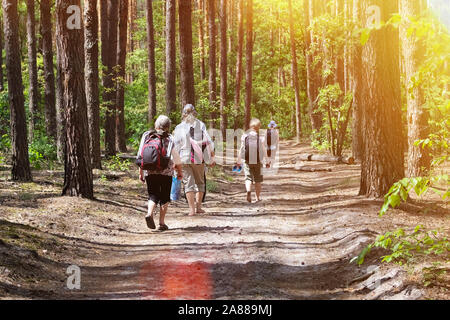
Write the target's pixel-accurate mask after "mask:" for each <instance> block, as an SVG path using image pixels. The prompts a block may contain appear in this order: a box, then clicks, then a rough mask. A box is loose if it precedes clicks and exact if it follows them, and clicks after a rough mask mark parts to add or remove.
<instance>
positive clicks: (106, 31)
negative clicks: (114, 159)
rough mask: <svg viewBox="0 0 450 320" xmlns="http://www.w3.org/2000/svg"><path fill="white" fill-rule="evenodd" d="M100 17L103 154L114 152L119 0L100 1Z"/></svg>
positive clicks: (111, 154)
mask: <svg viewBox="0 0 450 320" xmlns="http://www.w3.org/2000/svg"><path fill="white" fill-rule="evenodd" d="M100 3H101V19H102V22H101V24H102V30H101V31H102V33H101V40H102V63H103V65H104V66H105V70H104V72H103V87H104V90H103V104H104V105H105V106H106V108H105V154H106V155H107V156H113V155H115V154H116V86H115V82H114V78H115V70H114V69H115V68H114V67H115V66H116V63H117V29H118V28H117V25H118V16H119V2H118V1H117V0H104V1H101V2H100Z"/></svg>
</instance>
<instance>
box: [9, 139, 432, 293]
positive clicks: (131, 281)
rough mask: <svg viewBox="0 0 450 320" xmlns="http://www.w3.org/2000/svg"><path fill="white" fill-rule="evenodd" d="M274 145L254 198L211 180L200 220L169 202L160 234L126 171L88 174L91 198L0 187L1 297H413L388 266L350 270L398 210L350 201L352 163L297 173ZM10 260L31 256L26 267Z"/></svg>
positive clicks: (401, 275)
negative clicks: (73, 271) (77, 285)
mask: <svg viewBox="0 0 450 320" xmlns="http://www.w3.org/2000/svg"><path fill="white" fill-rule="evenodd" d="M280 149H281V157H280V162H281V164H282V165H281V168H280V170H279V171H278V173H277V174H276V175H270V174H267V175H266V176H265V182H264V186H263V199H264V201H263V202H262V203H258V204H248V203H247V202H246V199H245V194H244V186H243V178H244V177H243V175H239V176H236V175H233V176H232V177H233V179H225V178H224V177H220V176H219V177H217V179H216V183H217V189H218V190H216V192H215V193H209V194H208V200H207V203H206V205H205V210H206V211H207V213H206V214H204V215H200V216H196V217H189V216H187V204H186V203H185V202H184V201H180V202H177V203H173V204H171V206H170V208H169V213H168V216H167V218H166V223H167V224H168V225H169V227H170V230H169V231H167V232H154V231H153V232H152V231H150V230H149V229H147V227H146V225H145V221H144V219H143V216H144V214H145V212H146V194H145V193H144V191H145V189H144V187H143V186H142V184H139V182H137V176H136V175H137V173H136V172H131V173H124V174H121V175H120V174H118V175H117V176H115V175H109V176H108V175H107V176H106V177H105V176H103V177H102V179H96V182H95V183H96V185H95V188H96V196H97V198H98V200H96V201H88V200H84V199H74V198H69V197H59V195H58V192H59V191H58V190H59V183H60V182H51V181H48V180H49V179H48V177H36V178H35V183H34V184H33V185H32V187H31V186H30V188H34V189H33V192H31V191H30V194H31V195H30V196H29V197H24V196H23V194H22V195H21V196H17V194H18V192H17V190H22V189H23V188H24V187H23V186H17V185H15V184H14V183H12V182H8V181H6V180H2V181H1V183H2V185H3V186H4V187H5V189H6V188H8V189H7V192H6V195H5V197H2V198H1V201H2V203H1V207H0V208H2V211H1V216H0V239H5V238H8V237H10V238H12V239H13V240H11V241H9V240H8V239H7V240H8V241H6V240H3V241H0V256H1V257H2V259H4V261H5V263H4V264H5V265H6V267H5V268H4V269H6V270H9V271H10V274H9V276H8V275H6V276H5V272H3V273H4V274H3V277H2V272H1V269H0V297H4V298H5V297H6V298H8V297H27V296H34V297H36V296H38V297H42V298H49V297H50V298H62V299H65V298H75V299H353V298H357V299H373V298H402V297H403V298H408V299H411V298H418V297H420V296H421V292H420V290H418V289H416V288H412V287H411V286H409V284H408V281H407V280H406V279H407V277H406V274H405V272H403V271H402V270H400V269H398V268H393V267H378V269H375V271H374V270H373V269H374V265H378V262H376V261H372V262H371V261H369V262H368V263H367V264H365V265H364V266H362V267H358V266H356V265H355V264H350V263H349V260H350V259H351V258H352V257H353V256H355V255H356V254H357V253H359V251H360V250H361V249H362V248H363V246H364V245H365V244H367V242H368V241H369V240H372V239H373V238H374V237H375V235H376V234H377V232H380V231H382V230H386V228H393V227H395V226H397V227H398V226H401V225H402V221H404V218H405V216H404V215H403V217H402V214H401V212H400V213H399V214H397V218H394V219H389V220H388V219H386V221H384V219H380V218H379V217H378V216H377V211H378V210H379V208H380V204H381V203H380V201H375V200H370V199H366V198H364V197H359V196H356V194H357V192H358V184H359V170H360V169H359V165H351V166H349V165H345V164H342V165H341V164H339V165H334V164H329V163H319V162H311V163H308V165H309V166H313V167H316V168H317V167H323V168H332V171H331V172H301V171H297V170H295V169H294V164H292V163H291V162H290V161H289V160H290V159H292V158H293V157H294V155H295V154H296V153H299V152H305V151H308V150H309V147H307V146H305V145H302V146H295V145H293V144H292V142H283V143H282V145H281V148H280ZM226 170H227V174H228V175H232V173H231V170H229V169H226ZM54 175H55V176H54V180H58V179H61V178H60V176H59V175H58V174H56V173H54ZM230 180H232V181H230ZM17 188H22V189H17ZM15 190H16V191H15ZM8 192H9V193H10V194H9V197H8ZM23 198H24V199H23ZM8 199H9V200H8ZM22 207H24V208H22ZM402 219H403V220H402ZM409 219H413V220H414V217H412V218H411V217H410V218H409ZM437 223H438V222H437ZM12 234H15V236H13V235H12ZM33 239H39V241H38V244H36V243H37V241H36V240H33ZM32 240H33V241H32ZM20 241H22V243H26V244H28V245H27V246H25V247H26V250H25V249H23V246H24V245H23V244H22V245H21V247H19V246H18V244H19V243H21V242H20ZM30 243H33V245H31V244H30ZM15 244H16V245H15ZM16 251H17V252H16ZM15 252H16V253H15ZM14 253H15V255H14ZM17 255H18V256H19V257H22V258H21V259H22V260H21V261H23V259H24V258H23V257H29V259H26V260H27V263H23V262H20V261H19V260H17V259H18V258H17V257H16V256H17ZM18 264H20V266H18ZM72 264H74V265H77V266H79V267H80V270H81V289H80V290H69V289H67V287H66V279H67V275H66V274H65V273H66V268H67V266H69V265H72ZM14 267H16V269H14ZM11 270H14V272H12V273H13V275H14V277H13V276H11ZM11 279H14V280H15V281H13V280H11ZM27 279H31V280H29V281H27ZM377 281H378V282H377ZM375 282H376V283H377V284H378V285H377V286H374V285H373V283H375ZM17 283H22V284H21V285H18V284H17Z"/></svg>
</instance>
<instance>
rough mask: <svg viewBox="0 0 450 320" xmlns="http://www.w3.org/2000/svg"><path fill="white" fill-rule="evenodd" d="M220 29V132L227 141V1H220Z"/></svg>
mask: <svg viewBox="0 0 450 320" xmlns="http://www.w3.org/2000/svg"><path fill="white" fill-rule="evenodd" d="M219 29H220V131H221V132H222V137H223V139H224V141H225V140H226V130H227V125H228V123H227V122H228V121H227V114H226V112H225V108H226V106H227V90H228V88H227V85H228V71H227V64H228V55H227V1H226V0H220V12H219Z"/></svg>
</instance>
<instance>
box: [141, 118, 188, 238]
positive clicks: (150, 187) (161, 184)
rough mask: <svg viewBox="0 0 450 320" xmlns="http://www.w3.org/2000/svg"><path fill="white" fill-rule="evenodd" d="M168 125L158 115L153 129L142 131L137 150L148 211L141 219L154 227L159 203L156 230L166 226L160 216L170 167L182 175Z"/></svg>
mask: <svg viewBox="0 0 450 320" xmlns="http://www.w3.org/2000/svg"><path fill="white" fill-rule="evenodd" d="M170 125H171V122H170V119H169V118H168V117H167V116H164V115H161V116H159V117H158V119H156V122H155V129H154V130H150V131H146V132H145V133H144V134H143V135H142V138H141V143H140V145H139V151H138V154H137V163H138V164H139V179H140V180H141V181H142V183H147V191H148V211H147V215H146V216H145V220H146V222H147V226H148V227H149V228H150V229H155V228H156V226H155V221H154V219H153V218H154V211H155V209H156V207H157V206H158V204H159V205H160V211H159V228H158V230H159V231H166V230H168V229H169V227H168V226H167V225H166V224H165V222H164V218H165V216H166V213H167V209H168V206H169V202H170V190H171V187H172V176H173V175H174V170H176V172H177V178H178V179H182V178H183V171H182V164H181V159H180V155H179V154H178V151H177V150H176V149H175V148H174V143H173V138H172V136H171V135H170V134H169V132H170ZM143 167H144V168H143ZM147 169H148V170H147Z"/></svg>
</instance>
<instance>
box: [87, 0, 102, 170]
mask: <svg viewBox="0 0 450 320" xmlns="http://www.w3.org/2000/svg"><path fill="white" fill-rule="evenodd" d="M84 18H85V20H84V32H85V39H84V40H85V42H84V52H85V59H86V67H85V71H86V102H87V113H88V125H89V150H90V154H91V160H92V168H95V169H101V168H102V162H101V153H100V99H99V88H98V79H99V78H98V74H99V72H98V53H99V49H98V10H97V0H85V12H84Z"/></svg>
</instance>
